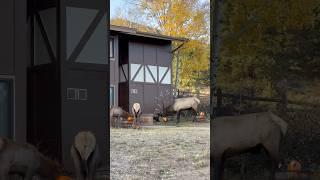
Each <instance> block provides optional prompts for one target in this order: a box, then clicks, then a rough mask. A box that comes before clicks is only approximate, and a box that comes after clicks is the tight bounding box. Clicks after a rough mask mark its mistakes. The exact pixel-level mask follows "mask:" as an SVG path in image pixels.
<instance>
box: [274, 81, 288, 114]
mask: <svg viewBox="0 0 320 180" xmlns="http://www.w3.org/2000/svg"><path fill="white" fill-rule="evenodd" d="M287 87H288V85H287V80H286V79H283V80H281V81H279V82H278V83H277V86H276V91H277V92H278V95H279V97H280V102H279V103H278V104H277V110H278V111H279V112H280V113H281V114H282V115H286V114H287V104H288V100H287V95H286V94H287Z"/></svg>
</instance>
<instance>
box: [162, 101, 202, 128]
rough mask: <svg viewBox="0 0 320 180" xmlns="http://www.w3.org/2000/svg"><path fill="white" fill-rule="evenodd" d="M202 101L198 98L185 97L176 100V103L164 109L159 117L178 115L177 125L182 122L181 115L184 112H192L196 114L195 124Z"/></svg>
mask: <svg viewBox="0 0 320 180" xmlns="http://www.w3.org/2000/svg"><path fill="white" fill-rule="evenodd" d="M199 104H200V100H199V99H198V98H196V97H183V98H177V99H175V101H174V103H173V104H171V105H169V106H167V107H166V108H164V104H163V108H162V109H163V110H162V112H160V113H159V114H158V115H159V116H162V117H164V118H167V117H168V116H169V115H176V118H177V124H178V123H179V122H180V114H181V112H182V111H185V110H189V111H190V110H191V111H193V113H194V118H193V122H195V121H196V118H197V110H198V105H199Z"/></svg>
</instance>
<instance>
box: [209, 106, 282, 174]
mask: <svg viewBox="0 0 320 180" xmlns="http://www.w3.org/2000/svg"><path fill="white" fill-rule="evenodd" d="M213 123H214V124H213V136H212V137H213V140H212V143H213V144H212V146H213V165H214V179H215V180H221V179H222V178H223V162H224V160H225V158H227V157H231V156H235V155H239V154H241V153H244V152H250V151H251V152H254V151H253V150H257V149H261V148H263V149H264V150H265V151H266V152H267V154H268V155H269V157H270V159H271V162H272V166H271V175H270V179H274V178H275V168H276V165H277V162H278V160H279V146H280V142H281V139H282V138H283V137H284V135H285V134H286V132H287V126H288V125H287V123H286V122H285V121H284V120H282V119H281V118H280V117H278V116H277V115H275V114H273V113H272V112H263V113H253V114H247V115H239V116H226V117H218V118H216V119H215V120H214V122H213Z"/></svg>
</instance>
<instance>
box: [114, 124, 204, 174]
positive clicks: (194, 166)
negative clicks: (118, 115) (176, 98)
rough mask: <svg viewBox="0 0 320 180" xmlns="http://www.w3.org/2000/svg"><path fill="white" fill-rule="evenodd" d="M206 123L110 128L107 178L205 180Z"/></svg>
mask: <svg viewBox="0 0 320 180" xmlns="http://www.w3.org/2000/svg"><path fill="white" fill-rule="evenodd" d="M209 136H210V129H209V124H208V123H201V124H193V123H191V124H190V123H181V124H180V126H179V127H175V126H168V127H162V128H157V127H152V128H142V129H139V130H134V129H111V139H110V140H111V145H110V153H111V154H110V155H111V179H113V180H116V179H148V180H152V179H186V180H188V179H199V180H201V179H209V178H210V177H209V175H210V170H209V169H210V158H209V157H210V142H209Z"/></svg>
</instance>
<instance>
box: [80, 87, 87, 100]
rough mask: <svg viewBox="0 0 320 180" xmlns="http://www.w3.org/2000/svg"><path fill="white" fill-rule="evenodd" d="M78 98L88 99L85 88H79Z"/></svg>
mask: <svg viewBox="0 0 320 180" xmlns="http://www.w3.org/2000/svg"><path fill="white" fill-rule="evenodd" d="M78 96H79V98H78V99H79V100H82V101H86V100H88V93H87V90H86V89H79V94H78Z"/></svg>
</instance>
